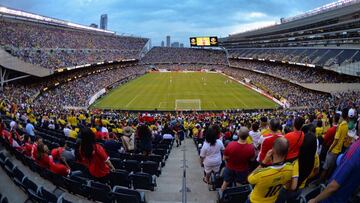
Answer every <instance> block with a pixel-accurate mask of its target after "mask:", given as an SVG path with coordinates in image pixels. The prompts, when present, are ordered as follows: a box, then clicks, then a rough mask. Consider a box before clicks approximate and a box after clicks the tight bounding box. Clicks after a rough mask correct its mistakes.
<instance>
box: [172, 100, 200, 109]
mask: <svg viewBox="0 0 360 203" xmlns="http://www.w3.org/2000/svg"><path fill="white" fill-rule="evenodd" d="M175 110H177V111H190V110H196V111H199V110H201V100H200V99H177V100H175Z"/></svg>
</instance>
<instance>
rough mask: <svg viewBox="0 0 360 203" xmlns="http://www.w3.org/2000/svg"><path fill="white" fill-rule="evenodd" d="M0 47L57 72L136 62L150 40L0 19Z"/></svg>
mask: <svg viewBox="0 0 360 203" xmlns="http://www.w3.org/2000/svg"><path fill="white" fill-rule="evenodd" d="M0 26H1V28H2V29H1V30H0V46H1V47H3V48H5V49H6V50H8V52H9V53H11V54H12V55H14V56H17V57H20V58H21V59H22V60H24V61H26V62H29V63H33V64H39V65H41V66H43V67H45V68H50V69H56V68H63V67H68V66H74V65H81V64H91V63H95V62H102V61H114V60H121V59H133V58H135V59H137V58H139V55H140V51H141V50H142V49H143V47H144V46H145V44H146V43H147V41H148V39H146V38H139V37H125V36H118V35H115V34H104V33H100V32H97V31H85V30H75V29H71V28H63V27H59V26H51V25H45V24H41V23H30V22H24V21H9V20H7V19H5V18H1V19H0Z"/></svg>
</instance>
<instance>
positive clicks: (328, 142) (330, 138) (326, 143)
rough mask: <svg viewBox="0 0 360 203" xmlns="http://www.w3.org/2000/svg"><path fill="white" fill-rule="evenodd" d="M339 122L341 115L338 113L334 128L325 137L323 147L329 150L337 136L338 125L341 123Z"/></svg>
mask: <svg viewBox="0 0 360 203" xmlns="http://www.w3.org/2000/svg"><path fill="white" fill-rule="evenodd" d="M339 120H340V114H338V113H337V114H335V115H334V118H333V124H332V127H331V128H329V129H328V130H327V131H326V133H325V135H324V145H323V147H326V148H327V149H329V147H330V146H331V144H332V143H333V141H334V137H335V134H336V128H337V124H338V123H339Z"/></svg>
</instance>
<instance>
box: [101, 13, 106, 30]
mask: <svg viewBox="0 0 360 203" xmlns="http://www.w3.org/2000/svg"><path fill="white" fill-rule="evenodd" d="M107 24H108V17H107V14H102V15H101V16H100V29H103V30H107Z"/></svg>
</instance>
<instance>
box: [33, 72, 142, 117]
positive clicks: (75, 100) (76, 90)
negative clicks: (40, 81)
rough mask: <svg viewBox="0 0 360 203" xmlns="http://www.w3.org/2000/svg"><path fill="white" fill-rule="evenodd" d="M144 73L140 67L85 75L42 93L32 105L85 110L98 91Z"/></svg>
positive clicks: (56, 108) (55, 108) (45, 107)
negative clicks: (81, 108) (82, 108)
mask: <svg viewBox="0 0 360 203" xmlns="http://www.w3.org/2000/svg"><path fill="white" fill-rule="evenodd" d="M144 73H145V69H144V68H143V67H142V66H130V67H125V68H114V69H110V70H103V71H101V72H96V73H95V74H90V75H85V76H84V77H80V78H77V79H75V80H72V81H69V82H66V83H64V84H63V85H60V86H58V87H55V88H52V89H50V90H49V91H46V92H44V93H42V94H41V95H40V96H39V97H38V98H37V99H36V100H35V101H34V104H33V105H34V107H37V108H44V109H52V110H58V111H59V110H61V109H62V107H66V106H71V107H84V108H86V107H87V106H88V105H89V104H88V102H89V99H90V97H91V96H93V95H94V94H95V93H96V92H98V91H99V90H101V89H103V88H107V87H108V86H110V85H112V84H113V83H115V82H117V81H119V80H122V79H127V78H128V79H129V80H130V79H133V77H136V76H138V75H141V74H144Z"/></svg>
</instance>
